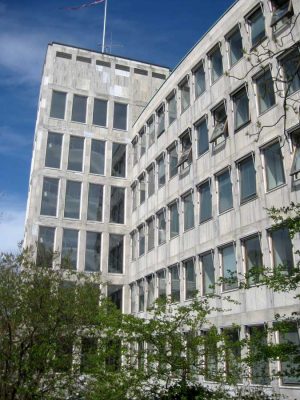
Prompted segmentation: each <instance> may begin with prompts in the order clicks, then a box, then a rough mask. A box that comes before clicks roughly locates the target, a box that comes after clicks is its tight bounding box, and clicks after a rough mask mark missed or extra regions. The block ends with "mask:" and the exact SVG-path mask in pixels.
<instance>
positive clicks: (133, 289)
mask: <svg viewBox="0 0 300 400" xmlns="http://www.w3.org/2000/svg"><path fill="white" fill-rule="evenodd" d="M130 311H131V313H135V312H136V284H132V285H130Z"/></svg>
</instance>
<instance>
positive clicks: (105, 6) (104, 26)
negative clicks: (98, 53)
mask: <svg viewBox="0 0 300 400" xmlns="http://www.w3.org/2000/svg"><path fill="white" fill-rule="evenodd" d="M106 11H107V0H105V5H104V21H103V36H102V53H104V51H105V31H106Z"/></svg>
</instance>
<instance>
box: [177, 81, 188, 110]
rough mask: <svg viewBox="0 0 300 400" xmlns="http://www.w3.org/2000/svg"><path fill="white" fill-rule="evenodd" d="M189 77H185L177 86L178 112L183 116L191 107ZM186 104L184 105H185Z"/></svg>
mask: <svg viewBox="0 0 300 400" xmlns="http://www.w3.org/2000/svg"><path fill="white" fill-rule="evenodd" d="M189 78H190V76H189V75H186V76H185V77H184V79H182V80H181V82H180V83H179V85H178V88H179V91H180V112H181V114H183V113H184V112H185V111H186V110H188V109H189V108H190V106H191V85H190V79H189ZM185 103H186V104H185Z"/></svg>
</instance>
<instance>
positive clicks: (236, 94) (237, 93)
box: [230, 84, 251, 133]
mask: <svg viewBox="0 0 300 400" xmlns="http://www.w3.org/2000/svg"><path fill="white" fill-rule="evenodd" d="M242 92H244V94H245V95H246V99H247V114H248V115H247V119H246V120H244V121H243V122H242V123H240V124H239V125H237V110H238V105H237V103H238V102H240V101H241V100H242V98H243V96H240V94H241V93H242ZM230 97H231V102H232V108H233V120H234V132H235V133H236V132H238V131H239V130H241V129H243V128H244V127H245V126H247V125H248V124H249V123H250V122H251V114H250V101H249V100H250V99H249V95H248V86H247V84H244V85H242V86H240V87H239V88H238V89H237V90H235V91H234V92H233V93H232V94H231V95H230Z"/></svg>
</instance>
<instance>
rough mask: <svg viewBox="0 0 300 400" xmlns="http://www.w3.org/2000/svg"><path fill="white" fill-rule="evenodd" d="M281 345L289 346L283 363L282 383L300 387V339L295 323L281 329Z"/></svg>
mask: <svg viewBox="0 0 300 400" xmlns="http://www.w3.org/2000/svg"><path fill="white" fill-rule="evenodd" d="M284 325H286V324H284ZM279 343H280V344H285V345H288V348H287V351H286V354H285V357H284V360H282V361H281V373H282V375H283V376H282V383H283V384H284V385H299V384H300V377H299V350H300V338H299V330H298V328H297V325H296V324H295V323H293V322H290V323H289V324H288V326H285V329H280V331H279Z"/></svg>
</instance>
